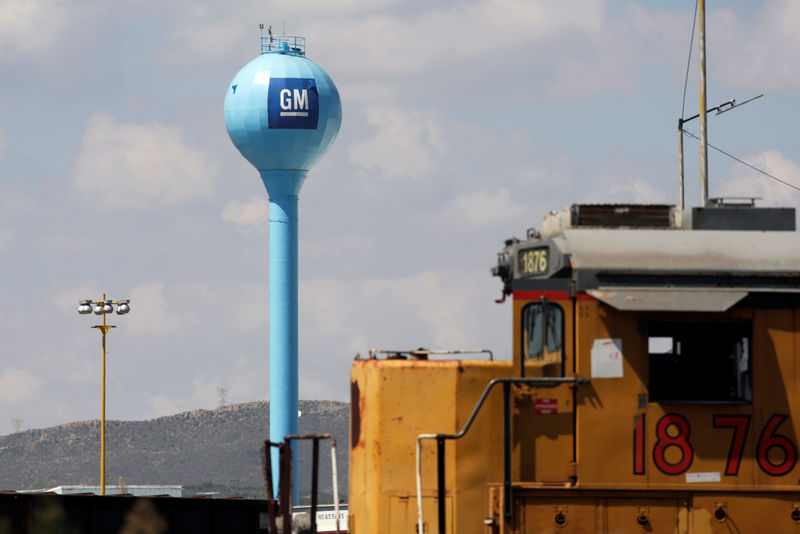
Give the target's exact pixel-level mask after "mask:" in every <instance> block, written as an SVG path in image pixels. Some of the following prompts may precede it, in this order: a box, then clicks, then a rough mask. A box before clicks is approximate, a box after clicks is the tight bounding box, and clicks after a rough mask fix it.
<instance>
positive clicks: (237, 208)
mask: <svg viewBox="0 0 800 534" xmlns="http://www.w3.org/2000/svg"><path fill="white" fill-rule="evenodd" d="M268 219H269V201H268V200H267V199H265V198H264V197H257V196H251V197H250V198H249V199H248V200H247V201H246V202H241V203H240V202H236V201H235V200H231V201H230V202H228V204H227V205H226V206H225V208H224V209H223V210H222V220H223V221H227V222H232V223H234V224H238V225H239V226H244V227H255V228H259V229H262V230H264V231H266V229H267V226H268V223H269V220H268Z"/></svg>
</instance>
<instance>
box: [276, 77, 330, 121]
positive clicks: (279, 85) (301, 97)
mask: <svg viewBox="0 0 800 534" xmlns="http://www.w3.org/2000/svg"><path fill="white" fill-rule="evenodd" d="M268 103H269V105H268V111H269V127H270V128H293V129H300V130H316V129H317V122H318V120H319V94H318V93H317V82H316V80H314V78H271V79H270V81H269V100H268Z"/></svg>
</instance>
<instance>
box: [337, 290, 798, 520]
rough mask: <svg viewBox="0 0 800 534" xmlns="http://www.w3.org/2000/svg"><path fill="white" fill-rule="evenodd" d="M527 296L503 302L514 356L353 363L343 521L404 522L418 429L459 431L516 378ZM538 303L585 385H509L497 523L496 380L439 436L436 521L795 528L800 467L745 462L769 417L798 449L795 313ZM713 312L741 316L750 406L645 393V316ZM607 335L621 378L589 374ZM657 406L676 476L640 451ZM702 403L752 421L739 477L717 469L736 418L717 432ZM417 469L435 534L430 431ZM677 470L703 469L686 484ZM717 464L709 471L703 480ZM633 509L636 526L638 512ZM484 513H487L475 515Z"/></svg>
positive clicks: (649, 443)
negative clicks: (442, 469) (680, 433)
mask: <svg viewBox="0 0 800 534" xmlns="http://www.w3.org/2000/svg"><path fill="white" fill-rule="evenodd" d="M527 302H531V301H524V300H517V301H515V302H514V303H513V324H514V327H513V347H514V354H513V359H512V360H511V361H507V360H506V361H494V362H491V361H456V360H451V361H416V360H359V361H356V362H355V364H354V366H353V370H352V381H353V384H354V387H353V392H354V396H353V399H352V401H353V410H354V416H353V417H352V421H351V424H353V425H354V435H353V441H352V443H351V446H352V449H351V459H350V513H351V516H350V525H351V531H352V532H358V533H359V534H361V533H365V532H401V533H402V532H407V533H409V534H410V533H413V532H415V531H416V514H417V503H416V497H415V472H414V469H415V445H416V437H417V436H418V435H419V434H422V433H456V432H458V431H459V430H461V428H462V427H463V426H464V424H465V422H466V420H467V418H468V417H469V415H470V413H471V412H472V410H473V408H474V407H475V403H476V402H477V400H478V398H479V396H480V395H481V393H482V392H483V390H484V388H485V387H486V385H487V383H488V382H489V381H490V380H491V379H493V378H496V377H503V376H520V374H521V373H522V372H523V358H522V330H521V326H520V323H521V313H522V309H523V307H524V306H525V304H526V303H527ZM551 302H557V303H558V304H559V305H560V306H561V307H562V308H563V310H564V334H565V339H564V366H563V368H564V373H565V375H566V376H578V377H589V378H591V381H590V383H589V384H583V385H577V386H567V385H562V386H558V387H556V388H552V389H533V388H530V387H527V386H519V385H515V386H513V387H512V389H511V391H512V431H511V435H512V463H511V467H512V469H511V471H512V482H513V487H514V491H513V504H512V508H513V510H514V515H513V518H512V519H511V520H509V521H506V519H505V518H504V517H503V515H502V510H503V508H502V500H503V498H504V494H503V488H502V477H503V454H502V430H503V426H502V397H501V388H500V387H497V388H495V391H494V392H493V393H492V394H491V395H490V397H489V399H488V401H487V403H486V405H484V407H483V409H482V411H481V412H480V415H479V416H478V417H477V419H476V421H475V423H474V426H473V428H472V429H471V430H470V432H469V433H468V434H467V436H466V437H465V438H464V439H462V440H460V441H455V442H453V441H448V442H447V445H446V449H447V455H446V485H447V506H446V510H447V516H448V528H447V532H449V533H462V532H467V533H468V532H486V533H501V532H502V533H504V534H510V533H548V534H553V533H555V532H557V533H558V534H562V533H567V532H597V533H634V534H639V533H641V532H652V533H659V532H664V533H677V534H690V533H691V534H703V533H717V532H726V533H728V532H800V526H799V525H800V523H797V522H795V521H794V520H793V519H792V517H791V513H792V511H793V510H794V509H795V508H793V507H796V506H798V503H800V491H798V486H797V481H798V479H800V466H798V465H795V466H794V467H793V468H792V469H791V471H789V472H788V473H787V474H785V475H783V476H770V475H768V474H766V473H765V472H764V471H763V469H762V468H761V467H759V464H758V461H757V452H758V443H759V440H760V438H761V434H762V431H763V429H764V428H765V426H766V425H767V424H768V422H769V421H770V419H771V417H772V416H773V415H775V414H783V415H786V416H788V418H787V419H786V420H785V421H784V422H783V423H782V424H781V426H780V427H779V428H778V430H777V432H776V433H777V434H780V435H782V436H785V437H786V438H788V439H789V440H791V442H792V443H794V445H795V446H798V437H800V427H798V421H796V418H795V417H793V415H794V414H795V411H794V408H796V407H798V405H799V403H800V392H798V380H800V376H799V374H800V365H799V364H798V361H797V360H798V357H800V354H798V351H799V350H800V313H798V312H797V311H796V310H794V309H788V308H787V309H762V308H752V309H751V308H744V307H738V308H734V309H732V310H730V311H728V312H725V313H716V314H700V313H695V314H675V313H671V314H670V313H654V312H647V313H645V312H629V311H628V312H625V311H618V310H615V309H613V308H611V307H609V306H607V305H605V304H602V303H600V302H598V301H595V300H591V299H587V298H581V299H575V300H563V301H551ZM710 320H712V321H725V320H739V321H741V320H748V321H750V322H751V324H752V337H751V340H752V346H751V347H750V351H751V362H752V368H753V370H752V386H753V399H754V401H753V403H741V404H725V403H709V402H703V403H656V402H651V401H650V399H649V396H648V395H649V393H648V382H649V355H648V348H647V346H648V337H647V327H646V325H647V324H648V322H649V321H662V322H663V321H710ZM573 334H574V337H573ZM608 338H612V339H620V340H622V352H623V359H622V369H623V373H622V377H614V378H600V377H591V373H592V368H591V349H592V345H593V343H594V341H595V340H596V339H608ZM553 369H554V367H553V365H552V363H546V362H528V363H525V364H524V374H525V376H550V375H552V373H553ZM558 370H559V372H560V366H559V368H558ZM711 379H713V377H709V380H711ZM542 399H555V400H556V403H557V406H558V413H556V414H542V413H538V414H537V412H536V403H537V400H542ZM665 414H679V415H680V416H682V417H683V418H685V420H686V421H687V422H688V424H689V427H690V429H691V431H690V434H689V436H688V440H689V442H690V443H691V448H692V457H693V460H692V463H691V465H690V467H689V468H688V469H687V471H686V472H683V473H680V474H674V475H670V474H666V473H664V472H661V471H660V470H659V469H658V468H657V466H656V465H655V463H654V460H653V447H654V441H655V437H654V436H655V428H656V424H657V422H658V420H659V419H660V418H661V417H663V416H664V415H665ZM715 415H747V416H750V418H751V419H750V426H749V430H748V434H747V437H746V439H745V441H744V448H743V454H742V460H741V465H740V467H739V471H738V474H736V475H726V474H725V468H726V465H727V462H728V455H729V452H730V448H731V443H732V439H733V433H734V429H733V428H730V427H727V428H726V427H722V428H714V416H715ZM640 417H644V427H643V428H644V436H645V440H644V447H643V450H644V455H643V458H644V464H643V465H644V473H643V474H636V473H634V468H633V461H634V425H635V422H636V421H637V418H640ZM356 427H357V428H356ZM674 431H675V429H674V428H672V429H669V428H668V432H673V434H674ZM671 435H672V434H671ZM664 454H665V458H666V459H667V461H669V462H670V463H677V462H678V461H679V460H680V458H681V456H680V450H679V449H678V448H677V447H668V448H667V449H666V450H665V452H664ZM781 455H782V453H781V451H780V450H779V449H778V448H774V449H770V450H769V455H768V457H769V458H770V461H772V462H773V463H779V462H781V461H782V456H781ZM422 471H423V479H422V487H423V495H424V499H423V508H424V510H425V522H426V532H429V533H433V532H437V527H438V525H437V524H436V522H437V519H436V449H435V442H434V441H432V440H428V441H425V442H424V443H423V455H422ZM687 474H697V475H700V477H701V480H705V481H702V482H689V481H688V480H687ZM715 474H718V475H719V479H720V481H719V482H715V481H713V480H708V478H711V479H713V477H714V476H715ZM704 476H705V477H708V478H702V477H704ZM720 503H723V504H724V507H725V510H726V513H727V514H728V515H727V519H726V520H725V521H719V520H718V519H716V518H715V516H714V512H715V510H716V509H717V507H718V506H720ZM559 511H560V512H562V513H563V514H564V515H565V516H566V517H567V522H566V523H565V524H564V525H561V526H559V525H557V524H556V523H554V518H555V516H556V514H558V513H559ZM645 516H646V518H647V524H648V525H649V526H647V527H646V528H645V527H643V526H642V525H641V523H640V522H641V521H644V519H642V517H645ZM485 518H491V521H490V523H491V522H492V521H493V522H494V523H493V524H487V525H485V524H484V519H485ZM733 527H735V528H733ZM732 528H733V530H731V529H732ZM737 529H738V530H737Z"/></svg>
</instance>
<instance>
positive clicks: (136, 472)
mask: <svg viewBox="0 0 800 534" xmlns="http://www.w3.org/2000/svg"><path fill="white" fill-rule="evenodd" d="M300 410H301V412H302V416H301V417H300V433H301V434H306V433H329V434H333V435H334V436H335V438H336V443H337V449H338V450H337V463H338V471H339V488H340V493H341V494H345V493H346V488H347V473H348V470H347V457H348V450H349V439H348V438H349V436H348V422H349V405H348V404H347V403H343V402H334V401H300ZM268 435H269V403H268V402H250V403H245V404H235V405H229V406H226V407H224V408H219V409H217V410H193V411H191V412H185V413H181V414H177V415H171V416H167V417H160V418H158V419H152V420H149V421H107V422H106V484H107V485H116V484H117V482H118V477H120V476H122V477H124V478H125V483H126V484H181V485H183V486H187V487H202V488H204V489H213V488H220V487H223V488H224V487H227V488H233V493H236V488H259V490H260V491H261V495H264V492H263V489H264V478H263V473H262V468H261V455H260V449H261V446H262V445H263V444H264V440H265V439H266V438H267V437H268ZM310 451H311V446H310V445H308V446H307V447H303V446H302V445H301V448H300V451H299V454H298V455H299V456H300V467H299V469H300V475H299V478H300V490H301V492H306V491H308V489H309V488H310V485H311V483H310V481H311V454H310ZM99 458H100V422H99V421H97V420H95V421H83V422H78V423H69V424H66V425H61V426H56V427H51V428H46V429H36V430H26V431H24V432H18V433H16V434H10V435H7V436H0V490H2V489H8V490H21V489H34V488H47V487H53V486H58V485H68V484H98V483H99V476H100V475H99V469H100V468H99V462H100V460H99ZM330 463H331V462H330V452H329V449H328V445H327V444H325V443H323V444H322V445H321V446H320V492H321V493H327V494H330V492H331V491H332V490H331V487H332V483H331V476H330V472H331V468H330ZM245 493H247V492H245Z"/></svg>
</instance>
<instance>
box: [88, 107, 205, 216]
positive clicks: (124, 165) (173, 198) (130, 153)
mask: <svg viewBox="0 0 800 534" xmlns="http://www.w3.org/2000/svg"><path fill="white" fill-rule="evenodd" d="M215 170H216V169H215V165H213V164H212V163H211V162H210V161H209V159H208V158H207V157H206V155H205V154H204V153H203V152H202V151H201V150H199V149H196V148H193V147H190V146H188V145H187V144H186V142H185V141H184V136H183V132H182V130H181V129H180V128H178V127H175V126H166V125H163V124H160V123H152V124H117V123H116V121H115V119H114V117H112V116H111V115H108V114H105V113H95V114H94V115H92V116H91V117H90V118H89V122H88V124H87V125H86V131H85V132H84V134H83V139H82V141H81V152H80V154H79V155H78V159H77V163H76V164H75V169H74V177H75V182H74V185H75V188H76V189H77V190H78V191H79V192H80V193H81V194H83V195H84V196H85V197H86V198H87V199H88V200H90V201H91V202H92V203H93V204H94V205H95V207H96V208H101V209H102V208H104V209H108V210H116V209H120V208H133V209H145V208H152V207H154V206H162V207H163V206H175V205H179V204H183V203H186V202H192V201H197V200H204V199H208V198H210V197H211V196H212V194H213V192H214V173H215Z"/></svg>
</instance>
